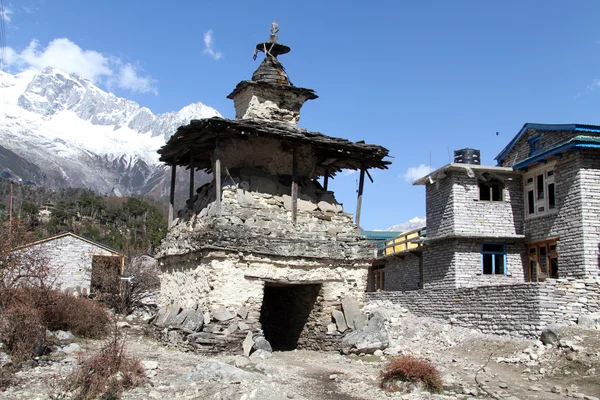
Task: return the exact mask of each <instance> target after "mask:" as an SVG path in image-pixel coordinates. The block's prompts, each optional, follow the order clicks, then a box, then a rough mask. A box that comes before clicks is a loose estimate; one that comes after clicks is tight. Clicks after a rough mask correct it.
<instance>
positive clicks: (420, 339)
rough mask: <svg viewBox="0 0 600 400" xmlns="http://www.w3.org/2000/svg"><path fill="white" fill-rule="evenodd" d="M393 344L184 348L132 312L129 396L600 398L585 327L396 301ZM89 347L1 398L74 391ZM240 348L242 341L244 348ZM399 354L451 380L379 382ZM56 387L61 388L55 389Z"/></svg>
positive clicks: (599, 361)
mask: <svg viewBox="0 0 600 400" xmlns="http://www.w3.org/2000/svg"><path fill="white" fill-rule="evenodd" d="M386 315H387V322H386V325H387V326H386V327H387V330H388V332H389V334H390V339H391V342H390V346H389V347H388V349H386V350H385V351H384V354H383V355H382V356H374V355H366V356H344V355H340V354H337V353H332V352H328V353H325V352H314V351H304V350H295V351H289V352H275V353H273V354H272V355H271V354H269V353H267V354H266V355H263V356H258V357H256V356H251V357H250V358H247V357H244V356H242V355H219V356H215V357H205V356H199V355H195V354H192V353H183V352H180V351H178V350H175V349H172V348H168V347H165V346H163V345H162V344H159V343H157V342H156V341H155V340H154V339H152V338H150V337H148V336H147V335H145V334H144V330H145V326H144V324H143V322H137V323H136V322H131V327H129V328H124V329H123V331H126V332H127V348H128V351H129V353H130V354H133V355H135V356H136V357H138V358H139V359H140V360H142V361H143V363H144V365H146V367H147V369H146V372H147V374H148V377H149V383H148V384H146V385H145V386H143V387H139V388H136V389H134V390H131V391H129V392H126V393H125V394H124V396H123V397H124V399H223V400H225V399H235V400H249V399H258V400H262V399H264V400H279V399H311V400H313V399H314V400H321V399H323V400H325V399H332V400H359V399H364V400H371V399H386V398H390V399H410V400H412V399H507V400H517V399H520V400H525V399H543V400H546V399H547V400H554V399H557V400H558V399H564V398H571V397H572V398H582V399H588V400H594V399H597V398H600V377H599V374H598V371H600V331H598V330H582V329H578V328H576V327H572V328H569V329H565V330H563V331H561V333H560V335H559V338H560V343H559V344H556V345H554V346H544V345H542V343H541V342H539V341H535V340H525V339H519V338H510V337H499V336H492V335H483V334H480V333H478V332H475V331H472V330H468V329H464V328H459V327H454V326H451V325H449V324H446V323H444V322H443V321H438V320H433V319H427V318H417V317H415V316H412V315H410V314H409V313H408V312H406V311H405V310H404V311H403V310H387V311H386ZM77 342H78V344H79V345H81V346H82V348H83V352H81V353H79V355H78V356H75V355H64V354H60V352H57V353H54V354H51V355H50V356H49V357H42V358H41V359H40V360H39V361H38V362H37V363H33V364H34V365H32V366H31V367H30V368H28V369H26V370H24V371H21V372H18V373H17V375H16V379H17V382H16V384H15V385H13V386H12V387H10V388H8V389H7V390H6V391H5V392H1V393H0V399H49V398H68V397H69V396H68V395H67V396H65V395H64V393H61V381H62V380H63V379H64V377H66V376H67V375H68V374H69V373H70V372H71V371H72V370H73V369H74V368H75V367H76V366H77V363H78V358H81V357H85V356H86V355H88V354H91V352H93V351H95V350H97V349H98V348H99V346H100V345H101V342H100V341H93V340H87V341H77ZM240 353H241V350H240ZM398 354H412V355H415V356H419V357H422V358H426V359H428V360H430V361H431V362H433V363H434V364H435V365H436V367H437V368H438V369H439V370H440V372H441V373H442V375H443V378H444V390H443V392H442V393H440V394H435V395H434V394H430V393H427V392H424V391H420V390H419V389H417V390H415V391H413V392H411V393H391V392H385V391H383V390H382V389H380V388H379V386H378V383H379V373H380V371H381V369H382V368H383V366H384V364H385V363H386V362H387V361H388V360H390V359H391V358H392V357H393V356H395V355H398ZM53 396H54V397H53Z"/></svg>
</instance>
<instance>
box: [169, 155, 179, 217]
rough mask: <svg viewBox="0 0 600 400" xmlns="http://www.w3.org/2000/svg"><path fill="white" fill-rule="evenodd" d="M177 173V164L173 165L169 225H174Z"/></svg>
mask: <svg viewBox="0 0 600 400" xmlns="http://www.w3.org/2000/svg"><path fill="white" fill-rule="evenodd" d="M176 175H177V165H172V166H171V192H170V193H169V225H168V227H169V228H170V227H171V225H173V214H174V212H175V180H176Z"/></svg>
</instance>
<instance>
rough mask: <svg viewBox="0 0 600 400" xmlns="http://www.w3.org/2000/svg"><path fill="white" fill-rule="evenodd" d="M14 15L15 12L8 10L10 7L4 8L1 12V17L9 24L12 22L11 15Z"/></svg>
mask: <svg viewBox="0 0 600 400" xmlns="http://www.w3.org/2000/svg"><path fill="white" fill-rule="evenodd" d="M12 14H13V11H12V10H11V9H10V8H8V7H4V8H3V10H2V11H1V12H0V17H1V18H2V19H3V20H4V22H6V23H9V22H10V21H11V17H10V16H11V15H12Z"/></svg>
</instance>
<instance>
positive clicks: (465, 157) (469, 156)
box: [454, 147, 481, 165]
mask: <svg viewBox="0 0 600 400" xmlns="http://www.w3.org/2000/svg"><path fill="white" fill-rule="evenodd" d="M479 156H480V153H479V150H475V149H470V148H468V147H467V148H466V149H462V150H454V162H455V163H459V164H475V165H480V164H481V161H480V160H479V158H480V157H479Z"/></svg>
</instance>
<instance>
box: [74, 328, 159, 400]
mask: <svg viewBox="0 0 600 400" xmlns="http://www.w3.org/2000/svg"><path fill="white" fill-rule="evenodd" d="M146 381H147V378H146V374H145V371H144V368H143V367H142V364H141V363H140V360H138V359H137V358H135V357H133V356H131V355H129V354H127V353H126V352H125V339H124V338H123V337H122V336H121V335H120V334H119V332H118V330H117V329H116V328H115V330H114V332H113V335H112V336H111V337H110V339H109V340H108V341H107V342H106V343H104V345H103V346H102V348H101V349H100V351H99V352H98V353H97V354H94V355H92V356H91V357H90V358H88V359H87V360H85V361H83V362H82V363H81V364H80V366H79V367H78V368H77V369H76V370H75V371H74V372H73V373H72V374H71V375H70V376H69V377H68V378H67V380H66V382H65V390H66V391H67V392H71V393H72V394H73V399H75V400H87V399H94V398H98V397H100V398H102V399H119V398H121V393H122V391H123V390H128V389H131V388H134V387H137V386H140V385H143V384H144V383H146Z"/></svg>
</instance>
